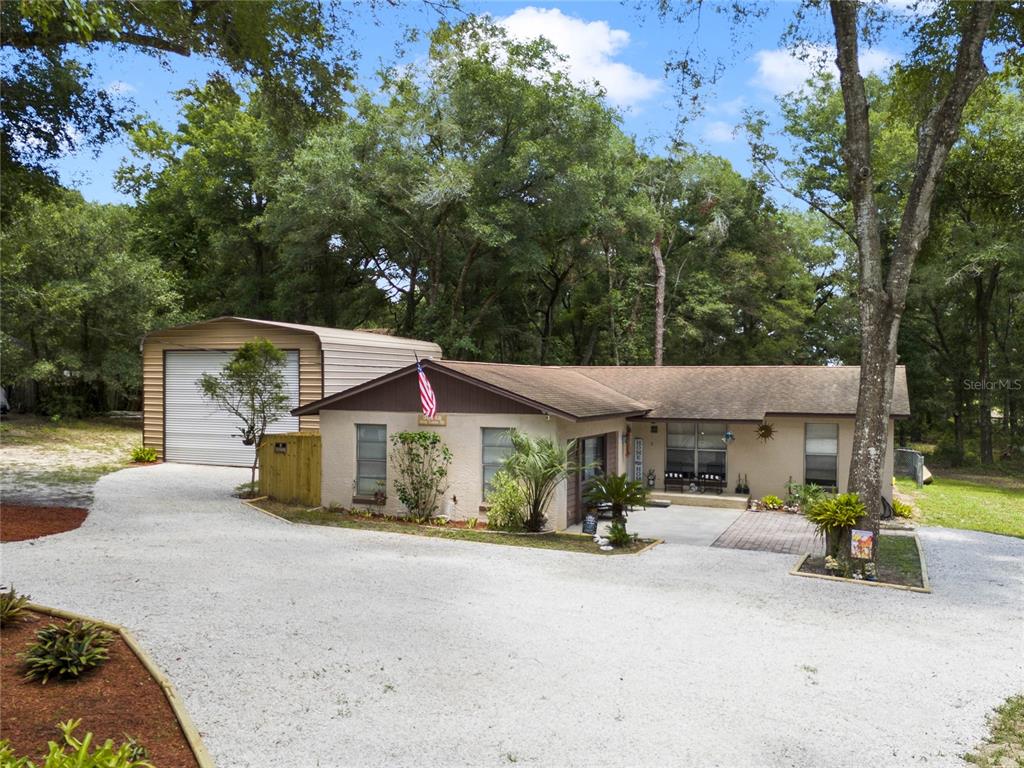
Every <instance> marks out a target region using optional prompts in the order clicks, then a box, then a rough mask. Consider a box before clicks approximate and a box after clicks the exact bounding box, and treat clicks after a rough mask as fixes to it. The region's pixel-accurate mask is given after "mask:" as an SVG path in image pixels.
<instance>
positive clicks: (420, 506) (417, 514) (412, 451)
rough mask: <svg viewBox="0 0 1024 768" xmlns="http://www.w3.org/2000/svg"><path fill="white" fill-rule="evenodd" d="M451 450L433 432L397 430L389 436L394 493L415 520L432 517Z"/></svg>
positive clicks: (445, 478)
mask: <svg viewBox="0 0 1024 768" xmlns="http://www.w3.org/2000/svg"><path fill="white" fill-rule="evenodd" d="M451 461H452V452H451V451H450V450H449V449H448V446H446V445H445V444H444V442H443V441H442V440H441V436H440V435H438V434H437V433H436V432H424V431H420V432H399V433H397V434H394V435H392V436H391V466H393V467H394V468H395V474H396V477H395V481H394V485H395V493H397V494H398V500H399V501H400V502H401V503H402V506H404V507H405V508H406V509H407V510H408V511H409V516H410V517H412V518H413V519H414V520H416V521H417V522H421V523H425V522H427V521H429V520H430V519H432V518H433V517H435V515H436V514H437V508H438V504H439V503H440V501H441V498H442V497H443V496H444V494H445V492H446V491H447V490H448V465H449V464H451Z"/></svg>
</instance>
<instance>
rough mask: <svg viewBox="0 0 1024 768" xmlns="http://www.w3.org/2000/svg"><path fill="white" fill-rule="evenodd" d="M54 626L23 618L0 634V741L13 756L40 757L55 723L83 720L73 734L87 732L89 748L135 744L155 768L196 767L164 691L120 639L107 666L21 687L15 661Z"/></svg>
mask: <svg viewBox="0 0 1024 768" xmlns="http://www.w3.org/2000/svg"><path fill="white" fill-rule="evenodd" d="M60 621H62V620H60V619H54V618H52V617H50V616H43V615H41V614H36V613H29V614H27V617H26V618H25V619H23V620H22V621H18V622H16V623H14V624H13V625H11V626H8V627H4V628H3V630H0V637H2V639H3V643H2V648H0V687H2V688H3V691H4V716H3V720H2V722H0V738H3V739H10V742H11V746H12V747H13V748H14V750H15V753H16V754H18V755H27V756H29V757H30V758H32V759H33V760H38V759H40V758H42V757H43V756H45V754H46V752H47V748H46V744H47V742H48V741H51V740H55V741H59V740H60V733H59V732H58V731H57V729H56V727H55V726H56V725H57V723H59V722H63V721H65V720H69V719H72V718H81V719H82V724H81V725H80V726H79V728H78V730H77V731H76V732H75V733H76V735H77V736H78V737H79V738H81V737H82V736H84V735H85V733H86V732H87V731H91V732H92V733H93V736H94V738H93V743H94V744H95V743H102V742H103V741H104V740H105V739H113V740H114V742H115V743H121V742H123V741H124V740H125V739H126V737H127V736H130V737H132V738H134V739H136V740H137V741H138V742H139V743H140V744H142V745H143V746H144V747H145V748H146V749H147V750H148V752H149V760H150V761H151V762H152V763H153V764H154V765H157V766H160V768H198V764H197V763H196V760H195V757H194V756H193V754H192V750H191V749H190V748H189V746H188V742H187V741H186V739H185V735H184V734H183V733H182V731H181V727H180V726H179V725H178V720H177V718H175V716H174V712H173V710H172V709H171V706H170V704H168V703H167V699H166V698H165V697H164V694H163V690H162V689H161V688H160V685H159V684H158V683H157V682H156V680H154V679H153V678H152V677H151V676H150V674H149V672H147V671H146V668H145V667H144V666H143V665H142V662H140V661H139V659H138V657H137V656H136V655H135V654H134V653H133V652H132V650H131V648H129V647H128V646H127V645H126V644H125V642H124V640H122V639H121V637H120V636H116V638H115V640H114V642H113V644H111V646H110V659H109V660H108V661H107V662H106V663H105V664H103V665H102V666H100V667H97V668H96V669H93V670H91V671H89V672H87V673H85V674H84V675H83V676H82V677H80V678H78V679H77V680H71V681H61V680H50V682H48V683H47V684H46V685H42V684H41V683H39V682H38V681H34V680H25V679H24V670H23V667H22V662H21V659H19V658H18V656H17V654H18V653H20V652H22V651H23V650H24V649H25V647H26V646H27V645H28V644H29V643H30V642H31V641H32V640H33V639H34V636H35V633H36V632H37V631H38V630H40V629H42V628H43V627H44V626H45V625H47V624H49V623H60Z"/></svg>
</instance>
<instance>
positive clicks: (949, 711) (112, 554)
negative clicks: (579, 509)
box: [2, 464, 1024, 768]
mask: <svg viewBox="0 0 1024 768" xmlns="http://www.w3.org/2000/svg"><path fill="white" fill-rule="evenodd" d="M246 474H247V473H246V471H245V470H235V469H225V468H209V467H194V466H187V465H175V464H165V465H160V466H156V467H150V468H142V469H129V470H125V471H122V472H118V473H116V474H113V475H108V476H107V477H104V478H103V479H102V480H100V482H99V484H98V485H97V487H96V492H95V503H94V506H93V508H92V512H91V514H90V515H89V517H88V519H87V520H86V522H85V524H84V525H83V526H82V527H81V528H79V529H78V530H76V531H72V532H69V533H66V534H61V535H58V536H52V537H49V538H46V539H40V540H37V541H35V542H21V543H12V544H3V545H2V556H3V563H2V579H3V581H4V582H5V583H10V582H13V583H15V584H17V585H18V587H19V589H22V590H24V591H26V592H29V593H30V594H32V595H33V597H34V598H35V599H37V600H38V601H39V602H42V603H45V604H49V605H54V606H61V607H64V608H67V609H70V610H74V611H79V612H81V613H85V614H89V615H93V616H96V617H101V618H104V619H108V620H112V621H116V622H120V623H122V624H124V625H126V626H128V627H129V628H131V629H132V631H133V632H135V633H136V634H137V636H138V637H139V639H140V640H141V642H142V643H143V644H144V645H145V646H146V648H147V649H148V650H149V651H150V652H151V653H152V654H153V656H154V657H155V659H156V660H157V662H158V663H159V664H160V665H161V666H162V667H163V668H164V669H165V670H166V671H167V673H168V674H169V675H170V677H171V678H172V680H173V681H174V683H175V685H176V686H177V688H178V690H179V691H180V693H181V694H182V696H183V697H184V699H185V702H186V705H187V706H188V708H189V711H190V713H191V714H192V716H193V718H194V720H195V722H196V724H197V726H198V728H199V730H200V731H201V732H202V733H203V736H204V738H205V740H206V743H207V746H208V747H209V749H210V751H211V753H212V754H213V756H214V758H215V760H216V762H217V764H218V765H219V766H222V767H223V768H232V767H235V766H238V767H241V766H260V767H262V766H284V765H287V766H290V767H292V768H306V767H309V768H312V767H313V766H417V767H420V766H502V765H504V766H507V765H509V764H511V763H513V762H515V763H521V764H526V765H534V766H623V765H631V766H634V765H643V766H648V765H649V766H666V765H672V766H730V767H731V768H735V767H737V766H819V765H829V766H858V767H859V766H864V765H871V766H910V765H918V764H922V765H923V764H927V765H929V766H957V765H962V763H961V761H960V759H959V755H961V754H962V753H964V752H965V751H967V750H969V749H971V748H972V747H973V746H974V745H975V744H976V742H977V741H978V740H979V739H980V738H981V737H982V736H983V735H984V733H985V730H986V729H985V716H986V713H987V712H988V711H989V710H990V709H991V708H992V707H993V706H995V705H997V704H998V703H1000V702H1001V701H1002V700H1003V699H1005V698H1006V697H1007V696H1009V695H1011V694H1013V693H1018V692H1020V691H1021V690H1022V689H1024V664H1022V660H1024V541H1021V540H1017V539H1012V538H1006V537H1000V536H992V535H988V534H982V533H973V532H966V531H952V530H946V529H923V530H922V531H921V532H920V535H921V538H922V541H923V544H924V549H925V552H926V556H927V559H928V567H929V574H930V576H931V580H932V586H933V589H934V593H933V594H931V595H924V594H916V593H908V592H901V591H895V590H887V589H869V588H865V587H862V586H859V585H842V584H834V583H830V582H825V581H820V580H817V579H801V578H794V577H791V576H789V575H788V574H787V572H788V570H789V568H790V567H791V565H792V563H793V561H794V559H795V558H794V557H793V556H790V555H772V554H765V553H758V552H743V551H735V550H724V549H714V548H709V547H692V546H685V545H681V544H680V545H663V546H660V547H656V548H655V549H653V550H651V551H649V552H647V553H644V554H642V555H640V556H637V557H614V558H601V557H595V556H590V555H583V554H571V553H564V552H552V551H545V550H531V549H521V548H514V547H501V546H493V545H484V544H473V543H467V542H458V541H445V540H441V539H430V538H422V537H416V536H402V535H396V534H377V533H373V532H366V531H354V530H344V529H329V528H315V527H305V526H290V525H287V524H285V523H282V522H280V521H277V520H274V519H272V518H269V517H267V516H264V515H262V514H260V513H258V512H256V511H254V510H252V509H249V508H247V507H245V506H243V505H242V504H240V503H239V502H238V501H237V500H236V499H233V498H232V497H231V496H230V492H231V489H232V488H233V487H234V486H235V485H237V484H238V483H240V482H243V481H244V480H246ZM640 533H641V534H642V533H643V531H640ZM164 768H170V767H164Z"/></svg>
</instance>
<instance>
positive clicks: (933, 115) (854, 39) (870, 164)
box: [659, 0, 1024, 531]
mask: <svg viewBox="0 0 1024 768" xmlns="http://www.w3.org/2000/svg"><path fill="white" fill-rule="evenodd" d="M701 7H702V3H701V2H700V0H690V1H689V2H685V3H678V4H669V3H661V4H659V8H660V9H661V10H662V13H663V15H665V16H670V17H672V18H674V19H676V20H678V21H686V20H689V19H691V18H692V17H693V16H694V15H695V14H698V13H699V12H700V9H701ZM824 8H825V5H824V4H823V3H817V2H805V3H801V4H800V6H799V7H798V10H797V11H796V12H795V15H794V19H793V22H792V24H791V25H789V27H788V29H787V35H786V40H787V42H788V43H789V44H790V45H791V46H793V47H794V48H796V49H797V50H802V51H803V52H804V53H805V54H807V53H808V48H807V46H808V44H809V43H811V42H815V41H811V40H809V39H808V35H807V30H806V27H805V26H804V22H805V20H806V18H807V16H808V15H809V14H813V13H815V12H816V11H823V10H824ZM827 8H828V16H829V21H830V22H831V35H830V38H831V40H830V42H831V43H832V44H834V48H835V52H836V57H835V62H836V65H837V68H838V70H839V92H840V93H841V95H842V102H843V111H842V116H843V122H842V125H843V133H842V138H841V143H840V145H839V149H840V150H841V156H842V158H843V170H844V172H845V180H846V190H845V192H844V194H843V197H842V199H843V200H844V201H845V202H846V203H847V204H848V205H849V211H850V212H851V216H850V221H851V222H852V225H853V226H852V229H851V235H852V237H853V240H854V242H855V244H856V248H857V255H858V268H857V279H858V307H859V316H860V337H861V343H860V363H861V377H860V388H859V394H858V406H857V416H856V422H857V424H856V430H855V431H854V443H853V447H852V452H851V453H852V458H851V466H850V487H851V489H852V490H853V491H856V492H857V493H859V494H860V498H861V499H862V500H863V501H864V503H865V504H866V506H867V509H868V512H869V520H868V523H870V524H871V526H872V527H873V528H874V529H875V530H876V531H877V520H878V516H879V514H880V512H881V495H882V494H881V491H882V484H883V482H884V481H885V480H886V478H884V477H883V467H884V462H885V453H886V451H885V444H886V440H887V434H888V427H889V415H890V412H891V406H892V393H893V386H894V380H895V368H896V359H897V341H898V335H899V327H900V320H901V319H902V316H903V312H904V309H905V304H906V298H907V292H908V289H909V284H910V278H911V274H912V273H913V268H914V263H915V261H916V259H917V256H918V254H919V253H920V250H921V247H922V245H923V243H924V240H925V238H926V237H927V234H928V231H929V227H930V226H931V224H932V209H933V203H934V201H935V194H936V190H937V188H938V184H939V182H940V181H941V179H942V176H943V172H944V170H945V166H946V160H947V158H948V156H949V152H950V150H951V148H952V146H953V144H954V143H955V142H956V140H957V138H958V136H959V135H960V133H961V127H962V125H963V117H964V109H965V107H966V106H967V103H968V101H969V100H970V98H971V96H972V94H973V93H974V92H975V90H976V89H977V88H978V86H979V85H980V84H981V83H982V82H983V81H984V79H985V77H986V75H987V74H988V70H989V66H990V63H991V62H992V61H993V60H995V61H996V62H997V63H1005V62H1007V61H1011V62H1012V61H1015V60H1016V58H1017V51H1019V48H1020V44H1021V41H1022V40H1024V18H1022V17H1021V15H1020V14H1019V13H1017V12H1016V11H1015V10H1014V8H1013V5H1012V4H1009V3H1006V4H1002V3H959V2H939V3H934V4H931V5H929V6H928V7H927V8H925V7H924V6H923V5H922V6H919V7H918V9H917V10H918V11H920V13H919V14H915V15H913V16H912V17H910V19H909V20H908V21H907V22H906V24H907V25H908V27H909V30H908V32H909V37H910V39H911V41H912V48H911V51H910V53H909V54H908V55H907V56H905V57H904V58H903V59H902V60H901V61H900V62H899V63H898V65H897V67H896V71H897V74H898V75H899V77H900V78H901V80H903V82H904V83H906V91H907V94H908V98H907V100H906V101H905V102H904V104H905V106H906V114H907V116H908V123H909V124H910V126H911V128H912V130H913V136H914V153H915V154H914V159H913V164H912V165H911V167H910V168H909V171H908V173H907V174H906V177H905V184H904V185H903V186H902V193H903V194H902V197H901V198H900V201H899V203H898V205H897V206H896V208H895V210H894V213H895V215H894V217H893V219H894V221H896V222H898V224H897V225H896V226H895V228H894V235H893V236H891V237H890V236H889V235H888V229H887V226H886V220H885V216H884V207H883V204H882V200H881V198H884V197H885V196H886V193H887V190H888V189H890V188H891V185H895V184H897V183H899V179H889V178H886V177H885V176H883V174H882V170H883V169H882V168H880V167H879V166H877V165H876V157H877V153H878V151H880V150H879V142H878V141H876V125H877V124H876V122H875V121H874V118H873V113H872V110H871V109H869V107H870V104H871V99H870V89H869V87H868V85H867V84H866V80H865V78H864V77H863V76H862V73H861V64H860V62H861V56H860V48H861V46H862V45H867V44H870V43H871V42H872V41H873V40H874V39H875V37H874V36H875V35H876V34H877V32H878V31H879V29H880V24H881V23H884V22H885V21H886V19H893V18H894V17H893V16H892V14H891V13H889V11H888V10H887V9H886V8H884V7H882V6H880V5H879V4H874V3H871V4H866V3H862V2H847V1H845V0H831V2H829V3H828V6H827ZM761 11H762V9H761V8H759V7H758V6H757V5H756V4H753V3H734V4H732V5H731V7H730V12H731V13H732V15H733V17H734V18H735V19H736V20H738V21H739V22H741V23H742V22H748V21H753V20H756V19H758V18H759V17H760V15H761ZM816 42H820V41H816ZM801 46H802V48H801ZM986 47H988V49H989V50H988V52H991V53H992V54H994V55H992V56H986V53H987V51H986ZM993 48H995V50H993ZM699 59H700V56H699V53H698V52H696V51H693V50H690V51H687V52H686V53H685V54H684V55H683V57H682V58H681V59H679V60H678V61H675V62H673V64H672V65H671V66H672V68H673V69H674V70H675V71H676V72H677V73H679V74H680V75H681V76H682V82H683V84H684V86H686V87H688V88H692V87H699V86H700V85H702V83H703V79H702V78H701V76H700V73H701V71H704V72H707V69H706V68H705V67H703V66H702V64H701V62H700V61H699ZM708 63H709V64H710V65H711V66H712V68H714V67H715V64H716V63H715V62H714V60H712V61H710V62H708ZM718 64H719V65H720V64H721V62H720V61H719V62H718ZM712 71H713V70H712ZM798 151H799V150H798ZM838 223H841V222H837V224H838Z"/></svg>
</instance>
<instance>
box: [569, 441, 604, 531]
mask: <svg viewBox="0 0 1024 768" xmlns="http://www.w3.org/2000/svg"><path fill="white" fill-rule="evenodd" d="M605 445H606V443H605V436H604V435H591V436H590V437H581V438H580V439H579V440H577V441H576V444H575V445H574V446H573V449H572V453H571V454H570V460H571V461H572V462H573V463H574V464H578V465H579V467H580V468H579V469H578V470H577V471H576V472H574V473H573V474H572V476H571V477H570V478H569V494H568V495H569V499H568V510H567V515H566V516H567V519H568V524H569V525H574V524H576V523H578V522H580V521H581V520H582V519H583V509H584V508H585V507H586V504H585V502H584V501H583V492H584V490H585V489H586V486H587V481H588V480H590V478H592V477H596V476H597V475H603V474H604V472H605V467H606V466H607V464H606V456H605Z"/></svg>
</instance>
